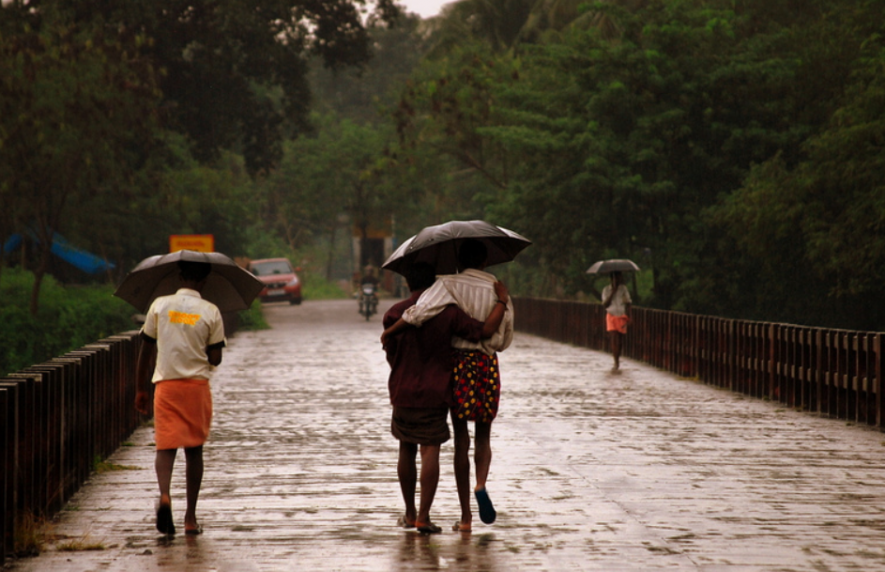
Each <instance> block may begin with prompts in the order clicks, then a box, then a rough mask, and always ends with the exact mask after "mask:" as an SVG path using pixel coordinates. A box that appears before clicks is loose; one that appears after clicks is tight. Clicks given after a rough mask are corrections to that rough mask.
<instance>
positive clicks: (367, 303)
mask: <svg viewBox="0 0 885 572" xmlns="http://www.w3.org/2000/svg"><path fill="white" fill-rule="evenodd" d="M377 313H378V296H376V295H375V285H374V284H371V283H366V284H362V285H360V314H361V315H363V316H365V317H366V321H368V320H369V318H371V317H372V315H373V314H377Z"/></svg>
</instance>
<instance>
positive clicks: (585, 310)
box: [514, 298, 885, 428]
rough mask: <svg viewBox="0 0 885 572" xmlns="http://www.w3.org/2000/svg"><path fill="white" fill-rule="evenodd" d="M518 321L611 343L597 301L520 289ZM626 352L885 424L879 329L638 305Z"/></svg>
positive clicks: (775, 397)
mask: <svg viewBox="0 0 885 572" xmlns="http://www.w3.org/2000/svg"><path fill="white" fill-rule="evenodd" d="M514 304H515V309H516V316H517V318H516V327H517V329H518V330H519V331H522V332H526V333H531V334H535V335H538V336H542V337H545V338H549V339H551V340H555V341H559V342H566V343H570V344H574V345H578V346H582V347H587V348H591V349H595V350H603V351H605V350H608V347H609V342H608V337H607V335H606V332H605V311H604V310H603V308H602V306H601V305H599V304H589V303H581V302H564V301H558V300H542V299H537V298H515V299H514ZM631 318H632V322H631V324H630V328H629V332H628V334H627V335H626V336H625V338H624V346H623V350H622V354H623V355H624V356H625V357H629V358H632V359H636V360H639V361H642V362H645V363H647V364H649V365H652V366H655V367H658V368H660V369H663V370H666V371H669V372H672V373H675V374H677V375H680V376H683V377H687V378H693V379H697V380H698V381H701V382H703V383H706V384H710V385H715V386H717V387H723V388H727V389H730V390H733V391H736V392H740V393H744V394H747V395H751V396H754V397H758V398H762V399H770V400H772V401H778V402H780V403H783V404H784V405H787V406H789V407H794V408H797V409H802V410H805V411H809V412H813V413H817V414H821V415H828V416H832V417H837V418H840V419H846V420H849V421H853V422H857V423H863V424H867V425H872V426H875V427H878V428H882V426H883V423H885V419H883V409H885V400H883V388H882V336H883V334H882V333H881V332H854V331H847V330H832V329H825V328H812V327H804V326H795V325H790V324H776V323H769V322H752V321H744V320H729V319H725V318H716V317H711V316H699V315H694V314H685V313H681V312H668V311H663V310H652V309H647V308H638V307H635V306H634V307H633V308H632V310H631Z"/></svg>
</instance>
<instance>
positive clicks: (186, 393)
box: [154, 379, 212, 451]
mask: <svg viewBox="0 0 885 572" xmlns="http://www.w3.org/2000/svg"><path fill="white" fill-rule="evenodd" d="M211 424H212V393H211V392H210V391H209V380H206V379H170V380H165V381H160V382H158V383H157V385H156V388H155V390H154V441H156V443H157V449H158V450H161V451H162V450H165V449H178V448H179V447H184V448H189V447H198V446H200V445H202V444H203V443H205V442H206V439H207V438H208V437H209V426H210V425H211Z"/></svg>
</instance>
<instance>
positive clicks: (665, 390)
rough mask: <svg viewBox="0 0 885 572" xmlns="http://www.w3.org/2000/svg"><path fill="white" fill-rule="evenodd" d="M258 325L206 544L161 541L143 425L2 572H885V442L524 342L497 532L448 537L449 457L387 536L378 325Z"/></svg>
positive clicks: (506, 360) (309, 308) (226, 384)
mask: <svg viewBox="0 0 885 572" xmlns="http://www.w3.org/2000/svg"><path fill="white" fill-rule="evenodd" d="M389 305H390V302H389V301H386V302H384V303H382V306H381V310H382V311H383V310H384V309H386V308H387V307H389ZM265 309H266V316H267V318H268V321H269V322H270V323H271V324H272V325H273V329H271V330H268V331H262V332H244V333H240V334H238V335H237V336H236V337H235V338H233V339H232V340H231V343H230V346H229V347H228V349H227V350H226V352H225V357H224V363H223V364H222V365H221V367H220V368H219V370H218V372H217V374H216V377H215V378H214V380H213V383H212V385H213V394H214V399H215V421H214V425H213V431H212V437H211V440H210V442H209V443H208V444H207V445H206V449H205V456H206V474H205V478H204V484H203V491H202V495H201V499H200V506H199V518H200V519H201V522H202V524H203V526H204V528H205V533H204V534H203V535H202V536H199V537H187V538H186V537H185V536H184V535H183V534H179V535H178V536H176V537H175V538H174V539H173V540H171V541H167V540H165V539H163V538H161V537H160V536H158V533H156V531H155V529H154V515H153V511H154V508H153V507H154V501H155V497H156V482H155V476H154V472H153V458H154V450H153V447H152V439H153V435H152V433H153V431H152V429H151V428H150V427H145V428H142V429H140V430H138V431H137V432H136V433H135V434H134V435H133V437H132V439H131V442H130V443H128V444H127V446H124V447H122V448H121V449H120V450H119V451H118V452H117V453H116V454H115V455H114V456H113V457H112V458H111V459H110V461H112V462H113V463H115V464H117V465H120V466H123V467H125V468H124V469H123V470H117V471H110V472H106V473H103V474H100V475H97V476H95V477H93V478H92V479H91V481H90V483H88V484H87V486H86V487H84V488H83V489H82V490H81V491H80V493H78V494H77V495H76V496H75V497H74V499H73V500H72V501H71V503H70V504H69V506H68V507H67V509H66V510H65V511H64V512H63V513H62V514H61V516H60V518H59V519H58V521H57V522H56V523H54V525H53V527H52V530H53V533H54V534H55V536H56V541H55V542H51V543H50V544H48V545H47V546H46V550H45V551H44V553H43V554H42V555H41V556H39V557H37V558H33V559H25V560H20V561H18V562H17V563H15V564H14V565H13V566H12V569H13V570H16V571H17V572H61V571H64V572H69V571H77V572H87V571H89V572H103V571H112V572H116V571H127V572H128V571H133V572H153V571H171V572H179V571H182V572H185V571H186V572H198V571H199V572H202V571H223V572H240V571H243V572H246V571H277V570H279V571H283V570H320V571H332V570H348V571H350V570H353V571H430V570H462V571H489V572H510V571H514V570H532V571H534V570H551V571H569V572H570V571H576V570H578V571H580V570H587V571H607V572H612V571H636V572H644V571H654V570H686V571H704V572H714V571H715V572H720V571H721V572H744V571H803V572H805V571H807V572H812V571H814V572H820V571H837V570H838V571H841V570H864V571H875V570H885V486H883V483H885V455H883V454H885V435H883V434H882V433H880V432H877V431H874V430H870V429H867V428H863V427H857V426H850V425H846V423H845V422H844V421H836V420H830V419H821V418H817V417H814V416H810V415H807V414H803V413H799V412H794V411H791V410H785V409H783V408H780V407H779V406H777V405H775V404H770V403H766V402H762V401H757V400H753V399H749V398H744V397H742V396H739V395H735V394H731V393H729V392H726V391H722V390H718V389H714V388H710V387H707V386H703V385H700V384H698V383H695V382H693V381H690V380H684V379H679V378H676V377H674V376H672V375H669V374H665V373H661V372H659V371H657V370H654V369H652V368H649V367H647V366H644V365H641V364H637V363H635V362H631V361H629V360H627V361H626V363H625V364H624V365H623V369H622V372H621V373H619V374H612V373H610V372H609V368H610V365H611V358H610V356H609V355H607V354H603V353H598V352H592V351H589V350H585V349H579V348H574V347H571V346H567V345H562V344H556V343H552V342H549V341H546V340H543V339H540V338H536V337H533V336H528V335H522V334H517V337H516V339H515V341H514V344H513V346H512V347H511V348H510V349H508V350H507V351H506V352H503V353H502V354H501V355H500V358H501V368H502V378H503V382H502V387H503V398H502V403H501V411H500V415H499V417H498V420H497V421H496V422H495V424H494V428H493V434H492V444H493V449H494V455H495V457H494V460H493V462H492V472H491V477H490V482H489V487H488V488H489V492H490V494H491V496H492V499H493V500H494V501H495V504H496V508H497V509H498V521H497V523H495V524H494V525H492V526H485V525H483V524H481V523H480V522H479V518H478V517H475V519H474V531H473V533H472V534H460V533H456V532H451V530H450V528H451V523H452V522H453V521H455V520H456V518H457V515H458V508H457V501H456V498H455V485H454V479H453V475H452V470H451V458H452V449H451V443H448V444H446V445H445V446H444V447H443V454H442V471H441V477H440V487H439V490H438V492H437V499H436V502H435V504H434V508H433V511H432V517H433V519H434V520H435V521H436V522H437V524H440V525H442V526H443V527H444V530H445V532H444V533H443V534H440V535H434V536H422V535H419V534H417V533H415V532H407V531H403V530H402V529H398V528H397V527H396V526H395V522H396V518H397V516H398V515H399V514H400V512H401V510H402V509H401V499H400V494H399V488H398V485H397V481H396V466H395V463H396V454H397V443H396V441H395V440H394V439H393V437H391V436H390V434H389V406H388V402H387V389H386V380H387V373H388V368H387V364H386V362H385V361H384V357H383V353H382V352H381V348H380V343H379V342H378V338H379V335H380V316H375V317H373V318H372V320H371V321H370V322H366V321H365V320H364V319H362V318H361V317H360V316H359V315H357V311H356V302H355V301H353V300H342V301H330V302H305V303H304V304H303V305H302V306H288V305H282V304H275V305H268V306H266V307H265ZM518 320H519V316H517V323H518ZM183 461H184V459H183V455H179V459H178V463H177V464H176V472H175V476H174V479H173V510H174V511H175V518H176V524H177V526H178V527H179V528H180V529H183V522H182V521H183V510H184V482H183V481H184V478H183V477H184V464H183ZM65 543H67V544H68V545H69V546H72V547H75V548H84V547H86V546H87V545H99V546H96V547H97V548H100V549H98V550H90V551H86V550H75V551H60V550H58V547H60V546H63V545H64V544H65Z"/></svg>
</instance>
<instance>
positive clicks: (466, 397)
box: [384, 239, 513, 532]
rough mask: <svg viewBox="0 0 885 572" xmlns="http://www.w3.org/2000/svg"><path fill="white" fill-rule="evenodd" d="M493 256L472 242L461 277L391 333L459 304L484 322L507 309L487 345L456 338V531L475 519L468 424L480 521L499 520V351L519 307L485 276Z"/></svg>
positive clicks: (462, 254)
mask: <svg viewBox="0 0 885 572" xmlns="http://www.w3.org/2000/svg"><path fill="white" fill-rule="evenodd" d="M487 257H488V252H487V249H486V247H485V245H484V244H483V243H481V242H479V241H478V240H473V239H468V240H466V241H464V242H463V243H462V244H461V246H460V248H459V249H458V260H459V264H460V267H461V269H462V271H461V273H459V274H451V275H443V276H439V277H438V278H437V281H436V282H435V283H434V285H433V286H431V287H430V288H428V289H427V290H425V291H424V293H423V294H422V295H421V297H420V298H419V299H418V301H417V302H416V303H415V305H414V306H412V307H411V308H409V309H407V310H406V311H405V312H404V313H403V317H402V318H401V320H400V321H398V322H397V323H396V324H394V325H393V326H391V327H390V328H388V330H386V331H385V334H384V335H385V336H390V335H393V334H395V333H396V332H397V331H399V330H400V329H402V328H403V327H405V325H406V324H411V325H413V326H420V325H421V324H423V323H424V322H426V321H427V320H429V319H430V318H432V317H433V316H436V315H437V314H439V313H440V312H441V311H442V310H443V309H445V308H446V306H449V305H450V304H456V305H458V306H459V307H460V308H461V309H462V310H463V311H464V312H465V313H466V314H467V315H469V316H470V317H472V318H475V319H478V320H480V321H482V320H484V319H485V318H486V316H488V315H489V313H490V312H491V310H492V308H493V307H494V306H495V305H496V304H504V306H505V308H506V310H505V314H504V319H503V320H502V322H501V325H500V326H499V327H498V330H497V331H496V332H495V334H494V335H493V336H492V337H491V338H489V339H486V340H480V341H479V342H470V341H467V340H465V339H462V338H457V337H455V338H452V347H453V348H454V349H455V353H456V358H455V364H454V374H453V386H454V389H453V391H454V400H455V406H454V407H453V408H452V412H451V416H452V425H453V428H454V433H455V481H456V484H457V486H458V500H459V502H460V504H461V519H460V521H459V522H457V523H455V526H454V529H455V530H459V531H464V532H466V531H469V530H470V529H471V523H472V520H473V515H472V512H471V509H470V457H469V452H470V431H469V429H468V426H467V422H468V421H473V422H474V429H475V433H476V434H475V447H476V451H475V453H474V462H475V464H476V487H475V488H474V495H475V496H476V500H477V504H478V505H479V516H480V518H481V520H482V521H483V522H484V523H486V524H491V523H493V522H494V521H495V518H496V516H497V513H496V512H495V509H494V506H493V505H492V501H491V500H490V499H489V495H488V492H487V491H486V480H487V479H488V475H489V469H490V467H491V463H492V448H491V428H492V421H493V420H494V419H495V417H496V416H497V413H498V403H499V400H500V396H501V377H500V370H499V368H498V356H497V352H499V351H503V350H505V349H507V347H509V346H510V343H511V341H512V340H513V305H512V302H510V300H509V299H508V300H499V299H498V297H497V295H496V294H495V288H494V285H495V282H497V278H495V276H494V275H492V274H489V273H488V272H485V271H484V270H483V269H484V268H485V265H486V260H487Z"/></svg>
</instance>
